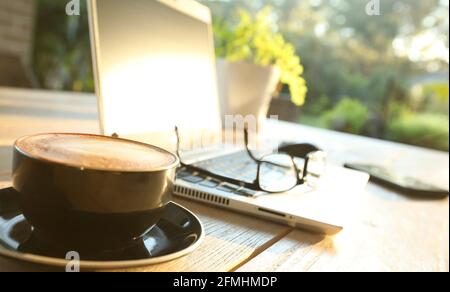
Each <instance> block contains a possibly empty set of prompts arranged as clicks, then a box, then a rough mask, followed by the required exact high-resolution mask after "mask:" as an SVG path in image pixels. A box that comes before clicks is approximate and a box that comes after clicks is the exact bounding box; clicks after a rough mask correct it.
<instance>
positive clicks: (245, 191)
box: [235, 188, 261, 197]
mask: <svg viewBox="0 0 450 292" xmlns="http://www.w3.org/2000/svg"><path fill="white" fill-rule="evenodd" d="M260 193H261V192H259V191H255V190H250V189H246V188H242V189H240V190H237V191H236V192H235V194H236V195H241V196H245V197H255V196H257V195H259V194H260Z"/></svg>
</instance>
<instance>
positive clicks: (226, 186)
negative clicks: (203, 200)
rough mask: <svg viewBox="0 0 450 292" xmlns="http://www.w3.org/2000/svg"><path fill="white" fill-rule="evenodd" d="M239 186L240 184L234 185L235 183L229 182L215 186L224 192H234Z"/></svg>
mask: <svg viewBox="0 0 450 292" xmlns="http://www.w3.org/2000/svg"><path fill="white" fill-rule="evenodd" d="M239 188H240V186H236V185H233V184H229V183H223V184H221V185H220V186H218V187H217V189H218V190H220V191H224V192H227V193H234V192H235V191H237V190H238V189H239Z"/></svg>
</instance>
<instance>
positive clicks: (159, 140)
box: [88, 0, 368, 235]
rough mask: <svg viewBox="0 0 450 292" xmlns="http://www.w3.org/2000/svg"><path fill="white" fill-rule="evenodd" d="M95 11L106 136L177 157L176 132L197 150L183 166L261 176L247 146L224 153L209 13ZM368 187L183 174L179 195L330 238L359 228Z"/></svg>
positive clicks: (130, 7) (158, 0)
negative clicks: (258, 183)
mask: <svg viewBox="0 0 450 292" xmlns="http://www.w3.org/2000/svg"><path fill="white" fill-rule="evenodd" d="M88 3H89V20H90V31H91V44H92V51H93V63H94V75H95V84H96V93H97V96H98V107H99V117H100V125H101V129H102V132H103V134H104V135H118V136H120V137H124V138H129V139H133V140H138V141H141V142H146V143H150V144H153V145H158V146H161V147H164V148H166V149H169V150H174V138H175V134H174V128H175V126H178V127H179V128H180V133H181V136H182V139H181V140H182V142H183V145H182V149H183V148H189V151H182V153H183V154H182V160H183V161H184V162H185V163H189V164H193V165H195V166H197V167H201V168H203V169H207V170H209V171H211V172H214V173H218V174H221V175H224V176H227V177H234V178H237V179H239V178H240V177H242V176H243V169H244V168H245V170H246V172H248V173H252V172H254V173H256V171H257V169H256V167H257V165H256V164H255V163H254V161H252V160H251V158H250V157H249V155H248V153H247V152H246V151H245V150H244V148H243V147H242V146H243V145H234V146H233V147H223V145H221V144H220V141H221V137H222V136H223V135H222V134H223V133H222V129H223V127H222V122H223V121H222V120H223V119H222V117H221V114H220V112H221V111H220V101H219V95H218V86H217V78H216V68H215V64H216V61H215V54H214V42H213V32H212V16H211V12H210V10H209V9H208V8H207V7H205V6H203V5H201V4H199V3H198V2H196V1H193V0H126V1H124V0H90V1H89V2H88ZM197 141H201V142H202V143H200V144H202V145H200V146H202V147H197V146H199V145H197V144H198V143H197ZM217 142H219V143H217ZM211 145H212V146H211ZM214 145H215V146H214ZM367 181H368V175H367V174H364V173H360V172H357V171H353V170H348V169H344V168H341V167H337V166H328V167H327V171H326V173H325V175H324V176H323V177H322V178H321V179H320V183H319V184H318V185H317V186H316V187H314V188H311V187H309V186H306V185H302V186H299V187H297V188H295V189H294V190H292V191H289V192H286V193H281V194H266V193H264V192H256V191H254V190H251V189H246V188H243V187H240V186H237V185H233V184H230V183H227V182H222V181H215V180H212V179H210V178H209V177H205V176H202V175H200V174H199V173H196V172H189V171H187V170H186V169H181V170H180V171H179V172H178V176H177V180H176V184H175V191H174V193H175V195H177V196H180V197H183V198H187V199H190V200H193V201H198V202H202V203H206V204H209V205H211V206H213V207H217V208H225V209H228V210H232V211H237V212H241V213H246V214H249V215H252V216H257V217H259V218H262V219H265V220H270V221H274V222H278V223H280V224H285V225H289V226H291V227H295V228H300V229H303V230H307V231H312V232H318V233H322V234H328V235H332V234H336V233H338V232H339V231H340V230H342V228H343V227H344V225H345V222H348V220H351V213H352V212H350V211H352V210H354V209H355V208H354V207H353V206H352V204H354V203H355V202H356V199H357V196H358V195H360V193H361V191H362V190H363V189H364V187H365V186H366V184H367Z"/></svg>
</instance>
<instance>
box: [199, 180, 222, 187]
mask: <svg viewBox="0 0 450 292" xmlns="http://www.w3.org/2000/svg"><path fill="white" fill-rule="evenodd" d="M200 185H201V186H203V187H207V188H216V187H217V186H218V185H220V181H217V180H212V179H207V180H204V181H202V182H201V183H200Z"/></svg>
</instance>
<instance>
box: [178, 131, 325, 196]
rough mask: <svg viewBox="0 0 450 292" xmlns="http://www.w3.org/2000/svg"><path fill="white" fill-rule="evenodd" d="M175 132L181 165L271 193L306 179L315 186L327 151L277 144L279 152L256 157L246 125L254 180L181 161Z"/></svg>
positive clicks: (305, 145) (322, 168)
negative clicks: (241, 178)
mask: <svg viewBox="0 0 450 292" xmlns="http://www.w3.org/2000/svg"><path fill="white" fill-rule="evenodd" d="M175 133H176V137H177V155H178V157H179V158H180V161H181V163H180V164H181V166H182V167H183V168H185V169H186V170H189V171H192V172H197V173H198V174H200V175H202V176H205V177H209V178H211V179H216V180H219V181H221V182H227V183H230V184H234V185H236V186H240V187H243V188H247V189H251V190H255V191H262V192H265V193H271V194H275V193H283V192H287V191H290V190H292V189H294V188H295V187H297V186H299V185H303V184H305V183H306V184H308V185H311V186H314V185H315V184H316V182H317V180H318V179H319V178H320V177H321V176H322V175H323V173H324V171H325V166H326V153H325V152H323V151H322V150H320V149H319V148H317V147H316V146H314V145H311V144H295V145H287V146H283V147H279V149H278V153H276V154H269V155H266V156H263V157H262V158H257V157H256V156H255V154H253V152H252V151H251V150H250V147H249V135H248V130H247V129H245V130H244V137H245V147H246V151H247V153H248V155H249V157H250V158H251V159H252V160H253V161H254V162H255V163H256V164H257V173H256V179H255V180H254V181H253V182H246V181H243V180H239V179H235V178H231V177H227V176H223V175H219V174H216V173H213V172H211V171H209V170H206V169H203V168H201V167H197V166H194V165H189V164H186V163H183V162H182V160H181V156H180V134H179V131H178V128H177V127H176V128H175ZM299 165H301V167H299Z"/></svg>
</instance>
